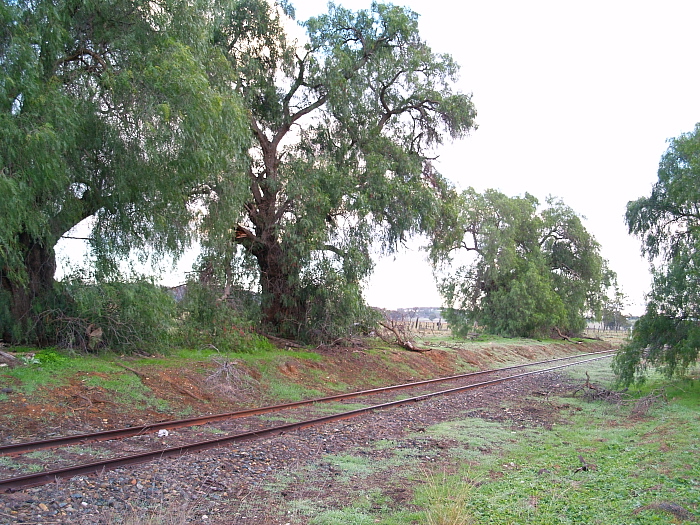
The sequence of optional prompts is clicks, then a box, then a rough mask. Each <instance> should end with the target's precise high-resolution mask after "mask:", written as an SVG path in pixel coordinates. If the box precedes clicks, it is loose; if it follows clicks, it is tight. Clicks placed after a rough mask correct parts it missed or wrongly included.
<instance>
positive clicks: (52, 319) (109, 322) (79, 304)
mask: <svg viewBox="0 0 700 525" xmlns="http://www.w3.org/2000/svg"><path fill="white" fill-rule="evenodd" d="M62 288H63V295H64V297H65V298H66V299H67V300H66V301H65V303H64V304H63V305H62V306H61V308H58V309H55V310H49V311H46V312H44V313H43V314H42V320H43V323H44V325H45V326H46V327H47V330H52V331H53V336H52V339H54V340H56V341H57V342H58V344H59V345H60V346H61V347H63V348H68V349H73V350H78V351H82V352H95V351H98V350H103V349H106V350H111V351H119V352H135V351H143V352H156V351H160V350H163V349H165V348H167V346H168V344H169V343H170V342H171V339H172V334H173V330H174V328H175V313H176V310H175V301H174V300H173V298H172V296H171V295H170V294H169V293H168V292H167V291H165V290H164V289H162V288H161V287H159V286H156V285H154V284H153V283H151V282H150V281H146V280H136V281H132V282H118V281H106V282H98V283H90V282H85V281H83V280H80V279H77V278H74V279H72V280H70V281H68V282H67V283H65V284H63V286H62Z"/></svg>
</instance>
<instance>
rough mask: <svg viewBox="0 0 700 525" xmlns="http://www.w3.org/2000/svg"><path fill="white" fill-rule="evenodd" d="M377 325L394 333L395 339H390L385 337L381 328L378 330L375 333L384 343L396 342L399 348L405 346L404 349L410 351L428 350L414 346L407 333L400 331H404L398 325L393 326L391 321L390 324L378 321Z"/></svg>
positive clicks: (427, 350)
mask: <svg viewBox="0 0 700 525" xmlns="http://www.w3.org/2000/svg"><path fill="white" fill-rule="evenodd" d="M379 326H381V327H382V328H385V329H386V330H388V331H389V332H391V333H392V334H394V338H395V339H393V340H392V339H391V338H390V337H387V335H386V334H384V333H382V331H381V330H378V331H377V335H378V336H379V338H380V339H381V340H382V341H384V342H385V343H389V344H398V345H399V346H400V347H401V348H405V349H406V350H410V351H411V352H419V353H425V352H430V348H420V347H418V346H416V344H415V343H414V342H413V341H411V339H410V338H409V337H407V335H408V334H403V333H402V332H404V331H405V329H404V330H401V329H399V328H398V327H396V326H393V323H392V325H388V324H387V323H385V322H383V321H380V322H379Z"/></svg>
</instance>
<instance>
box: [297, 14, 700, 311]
mask: <svg viewBox="0 0 700 525" xmlns="http://www.w3.org/2000/svg"><path fill="white" fill-rule="evenodd" d="M337 3H338V4H340V5H342V6H344V7H347V8H350V9H366V8H369V6H370V2H369V1H361V0H344V1H342V2H337ZM394 3H395V4H396V5H404V6H407V7H409V8H411V9H412V10H414V11H415V12H417V13H418V14H419V15H420V18H419V28H420V32H421V35H422V36H423V38H424V40H425V41H427V42H428V43H429V44H430V45H431V47H432V48H433V50H434V51H437V52H441V53H442V52H447V53H450V54H451V55H452V56H453V57H454V58H455V60H456V61H457V63H459V64H460V65H461V78H460V82H459V89H460V90H461V91H462V92H467V93H472V94H473V101H474V103H475V105H476V109H477V112H478V117H477V123H478V125H479V128H478V129H477V130H476V131H475V132H473V133H472V134H471V135H470V136H469V137H467V138H465V139H463V140H460V141H459V142H457V143H453V144H451V145H449V146H446V147H443V148H442V149H441V150H440V152H439V153H440V160H439V163H438V169H439V170H440V171H441V173H443V175H445V176H446V177H447V178H449V179H450V180H452V181H453V182H454V183H455V184H457V186H458V187H460V188H462V189H463V188H466V187H468V186H473V187H474V188H476V189H477V190H479V191H482V190H485V189H487V188H495V189H498V190H500V191H502V192H503V193H505V194H507V195H510V196H515V195H522V194H523V193H525V192H529V193H531V194H533V195H534V196H536V197H537V198H538V199H539V200H540V201H541V202H544V200H545V199H546V197H547V196H548V195H554V196H557V197H560V198H561V199H562V200H563V201H564V202H565V203H566V204H567V205H569V206H570V207H571V208H573V209H574V210H575V211H576V212H577V213H579V214H581V215H583V216H584V217H585V218H586V220H585V221H584V224H585V226H586V228H587V229H588V230H589V231H590V232H591V233H592V234H593V235H594V236H595V238H596V239H597V240H598V242H599V243H600V244H601V246H602V253H603V256H604V257H605V258H606V259H608V261H609V262H610V266H611V268H612V269H613V270H614V271H616V272H617V274H618V278H619V282H620V283H621V285H622V288H623V291H624V292H625V293H626V294H627V295H628V296H629V299H630V303H631V305H630V307H629V310H630V312H632V313H637V314H639V313H642V312H643V304H644V293H646V292H647V291H648V290H649V284H650V276H649V273H648V264H647V263H646V262H645V261H644V260H643V259H642V258H641V257H640V255H639V253H640V252H639V248H640V243H639V241H638V239H636V238H633V237H630V236H629V235H628V234H627V230H626V227H625V224H624V220H623V218H624V213H625V206H626V204H627V202H628V201H630V200H634V199H637V198H639V197H642V196H645V195H648V194H649V193H650V191H651V186H652V184H653V183H654V182H655V181H656V170H657V168H658V163H659V159H660V157H661V155H662V153H663V152H664V151H665V150H666V148H667V142H666V141H667V139H669V138H671V137H675V136H678V135H679V134H681V133H683V132H687V131H691V130H692V129H693V127H694V125H695V123H696V122H699V121H700V67H698V40H697V35H698V23H700V2H697V1H696V0H684V1H667V0H665V1H664V2H660V1H657V2H653V1H652V2H639V1H617V0H604V1H599V0H593V1H590V0H589V1H586V2H565V1H561V0H528V1H527V2H525V1H522V0H506V1H486V0H482V1H468V0H467V1H464V0H463V1H461V2H455V1H454V0H449V1H448V0H407V1H405V2H400V1H398V2H394ZM293 4H294V6H295V8H296V14H297V20H306V19H307V18H309V17H310V16H315V15H318V14H321V13H323V12H326V11H327V3H326V2H324V1H321V0H296V1H293ZM366 297H367V300H368V302H369V303H370V304H372V305H374V306H380V307H390V308H393V307H411V306H433V305H439V304H440V297H439V296H438V294H437V292H436V291H435V286H434V284H433V281H432V274H431V271H430V268H429V266H428V265H427V263H425V262H424V254H422V253H420V252H418V251H413V250H411V251H407V252H405V253H402V254H400V255H399V256H397V257H395V258H387V259H384V260H382V261H380V262H379V264H378V266H377V268H376V272H375V274H374V277H373V278H372V279H371V281H370V282H369V286H368V287H367V292H366Z"/></svg>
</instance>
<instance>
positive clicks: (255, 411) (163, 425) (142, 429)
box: [0, 350, 616, 456]
mask: <svg viewBox="0 0 700 525" xmlns="http://www.w3.org/2000/svg"><path fill="white" fill-rule="evenodd" d="M615 351H616V350H604V351H600V352H588V353H585V354H578V355H573V356H567V357H559V358H556V359H547V360H544V361H535V362H532V363H525V364H520V365H512V366H506V367H503V368H494V369H490V370H479V371H477V372H468V373H465V374H457V375H454V376H448V377H438V378H434V379H426V380H423V381H416V382H413V383H403V384H400V385H392V386H387V387H379V388H373V389H370V390H360V391H357V392H347V393H345V394H335V395H332V396H327V397H320V398H315V399H307V400H304V401H295V402H293V403H284V404H281V405H270V406H265V407H259V408H249V409H245V410H238V411H236V412H226V413H222V414H213V415H210V416H199V417H196V418H189V419H180V420H174V421H162V422H159V423H150V424H148V425H143V426H137V427H128V428H118V429H113V430H103V431H101V432H95V433H90V434H76V435H73V436H62V437H57V438H52V439H45V440H40V441H27V442H24V443H13V444H9V445H2V446H0V456H16V455H19V454H24V453H26V452H31V451H34V450H43V449H49V448H58V447H64V446H67V445H75V444H79V445H84V444H86V443H94V442H98V441H109V440H112V439H122V438H127V437H134V436H141V435H144V434H151V433H154V432H158V431H159V430H163V429H166V430H172V429H175V428H182V427H193V426H198V425H204V424H206V423H214V422H216V421H223V420H226V419H236V418H241V417H250V416H258V415H261V414H268V413H270V412H277V411H280V410H287V409H291V408H299V407H302V406H307V405H312V404H315V403H328V402H330V401H339V400H342V399H350V398H353V397H361V396H366V395H375V394H380V393H384V392H391V391H393V390H401V389H407V388H414V387H417V386H422V385H430V384H434V383H443V382H447V381H455V380H458V379H466V378H468V377H475V376H480V375H484V374H493V373H497V372H502V371H507V370H514V369H517V368H525V367H528V366H536V365H542V364H547V363H555V362H557V361H565V360H569V359H577V358H580V357H587V356H592V355H600V354H610V353H613V352H615Z"/></svg>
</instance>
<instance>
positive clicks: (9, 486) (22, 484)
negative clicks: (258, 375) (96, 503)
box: [0, 355, 611, 492]
mask: <svg viewBox="0 0 700 525" xmlns="http://www.w3.org/2000/svg"><path fill="white" fill-rule="evenodd" d="M608 357H611V355H604V356H599V357H594V358H591V359H586V360H583V361H577V362H576V363H567V364H563V365H557V366H554V367H550V368H545V369H542V370H532V371H530V372H523V373H520V374H516V375H512V376H507V377H502V378H498V379H492V380H490V381H483V382H481V383H472V384H470V385H464V386H459V387H456V388H450V389H447V390H440V391H437V392H431V393H428V394H422V395H419V396H415V397H410V398H406V399H401V400H397V401H390V402H387V403H382V404H379V405H374V406H370V407H365V408H359V409H355V410H351V411H348V412H342V413H339V414H333V415H328V416H324V417H320V418H315V419H309V420H306V421H300V422H297V423H289V424H286V425H280V426H276V427H270V428H266V429H262V430H257V431H253V432H244V433H241V434H236V435H234V436H226V437H223V438H216V439H211V440H206V441H199V442H197V443H192V444H190V445H182V446H178V447H172V448H163V449H160V450H155V451H152V452H146V453H142V454H136V455H132V456H125V457H121V458H113V459H107V460H102V461H98V462H94V463H88V464H83V465H77V466H74V467H66V468H61V469H56V470H51V471H45V472H40V473H35V474H28V475H23V476H16V477H13V478H7V479H2V480H0V492H10V491H14V490H19V489H21V488H27V487H32V486H37V485H44V484H47V483H51V482H54V481H57V480H59V479H61V478H70V477H73V476H79V475H82V474H97V473H99V472H101V471H104V470H113V469H116V468H119V467H124V466H129V465H135V464H139V463H146V462H148V461H153V460H155V459H160V458H166V457H173V456H182V455H185V454H188V453H191V452H198V451H200V450H205V449H209V448H215V447H218V446H222V445H227V444H230V443H237V442H243V441H250V440H254V439H260V438H263V437H268V436H274V435H279V434H284V433H286V432H290V431H293V430H299V429H303V428H308V427H311V426H317V425H322V424H324V423H330V422H333V421H340V420H344V419H349V418H352V417H355V416H358V415H361V414H366V413H369V412H374V411H376V410H380V409H383V408H390V407H397V406H401V405H406V404H409V403H415V402H418V401H424V400H426V399H430V398H432V397H436V396H441V395H447V394H454V393H457V392H463V391H466V390H472V389H475V388H483V387H486V386H491V385H496V384H500V383H505V382H507V381H513V380H515V379H519V378H521V377H525V376H529V375H534V374H541V373H544V372H551V371H553V370H558V369H560V368H566V367H569V366H576V365H580V364H584V363H589V362H591V361H598V360H600V359H606V358H608Z"/></svg>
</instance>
